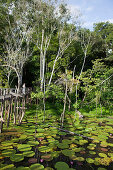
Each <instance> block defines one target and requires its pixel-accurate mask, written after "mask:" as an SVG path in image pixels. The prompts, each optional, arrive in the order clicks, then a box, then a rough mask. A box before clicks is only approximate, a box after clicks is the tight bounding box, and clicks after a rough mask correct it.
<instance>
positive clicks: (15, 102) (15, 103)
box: [13, 97, 17, 125]
mask: <svg viewBox="0 0 113 170" xmlns="http://www.w3.org/2000/svg"><path fill="white" fill-rule="evenodd" d="M16 105H17V97H15V99H14V122H13V123H14V124H15V125H16V115H17V113H16Z"/></svg>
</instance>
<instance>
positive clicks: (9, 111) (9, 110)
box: [7, 96, 12, 127]
mask: <svg viewBox="0 0 113 170" xmlns="http://www.w3.org/2000/svg"><path fill="white" fill-rule="evenodd" d="M8 101H9V108H8V118H7V127H9V123H10V114H11V101H12V97H11V96H10V97H9V98H8Z"/></svg>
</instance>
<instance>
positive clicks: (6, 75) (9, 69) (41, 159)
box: [0, 0, 113, 170]
mask: <svg viewBox="0 0 113 170" xmlns="http://www.w3.org/2000/svg"><path fill="white" fill-rule="evenodd" d="M0 28H1V30H0V88H18V90H19V89H20V88H21V87H22V85H23V84H24V83H25V85H26V87H32V93H31V103H29V104H27V105H26V114H25V118H24V121H23V124H22V125H21V126H18V125H15V126H14V125H13V122H12V123H11V125H10V128H9V130H7V127H5V129H4V133H3V134H2V135H1V147H0V149H1V153H0V159H1V161H0V168H1V169H19V170H21V169H44V168H45V169H46V170H49V169H50V170H52V169H58V170H63V169H77V170H79V169H80V170H81V169H85V168H86V169H87V170H88V169H98V170H102V169H106V168H107V169H109V170H110V169H111V170H112V169H113V136H112V135H113V134H112V133H113V23H109V22H101V23H95V24H94V29H93V31H90V30H89V29H86V28H82V26H81V25H80V17H79V16H74V17H72V16H71V13H70V11H69V9H68V6H67V5H66V4H64V3H59V2H58V1H57V0H1V1H0ZM53 126H54V127H53ZM69 132H74V133H73V134H70V133H69ZM53 151H54V152H53ZM107 152H108V154H107ZM9 157H10V159H9Z"/></svg>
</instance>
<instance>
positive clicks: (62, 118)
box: [61, 70, 68, 127]
mask: <svg viewBox="0 0 113 170" xmlns="http://www.w3.org/2000/svg"><path fill="white" fill-rule="evenodd" d="M66 75H67V70H66ZM65 83H66V87H65V97H64V109H63V112H62V114H61V123H62V127H63V123H64V114H65V110H66V98H67V89H68V86H67V79H66V81H65Z"/></svg>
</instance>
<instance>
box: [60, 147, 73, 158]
mask: <svg viewBox="0 0 113 170" xmlns="http://www.w3.org/2000/svg"><path fill="white" fill-rule="evenodd" d="M62 153H63V154H64V155H65V156H70V157H71V156H72V155H74V154H75V152H74V151H72V150H69V149H64V150H62Z"/></svg>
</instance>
